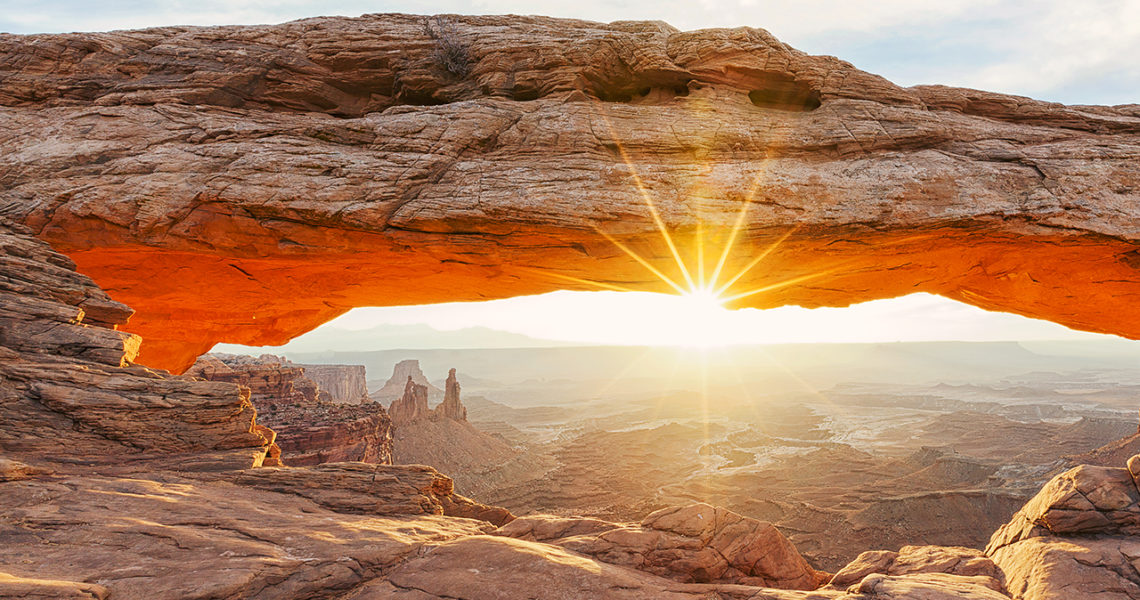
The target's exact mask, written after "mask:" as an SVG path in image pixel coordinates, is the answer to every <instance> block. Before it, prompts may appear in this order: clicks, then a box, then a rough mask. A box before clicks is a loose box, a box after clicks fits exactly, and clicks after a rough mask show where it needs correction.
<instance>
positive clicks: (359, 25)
mask: <svg viewBox="0 0 1140 600" xmlns="http://www.w3.org/2000/svg"><path fill="white" fill-rule="evenodd" d="M444 22H445V25H446V27H445V28H446V29H447V30H448V31H451V32H452V33H451V34H449V35H448V36H447V39H449V40H452V41H453V42H455V43H458V44H460V47H461V48H463V49H465V52H463V54H464V55H466V56H467V57H468V59H469V64H467V65H466V66H465V67H463V68H462V69H458V72H456V71H454V70H449V69H448V68H447V67H446V66H445V65H442V64H441V63H440V62H439V56H440V53H439V49H440V44H441V43H443V42H441V38H440V36H439V35H438V33H437V34H436V36H435V37H433V36H432V35H431V34H430V33H429V31H431V30H433V29H432V27H430V26H429V25H430V23H429V22H428V20H427V19H426V18H425V17H418V16H409V15H367V16H364V17H360V18H357V19H345V18H318V19H308V20H304V21H298V22H294V23H286V24H283V25H275V26H253V27H213V28H197V27H196V28H161V29H152V30H144V31H131V32H114V33H102V34H83V33H81V34H62V35H34V36H15V35H4V36H0V104H2V105H3V106H5V107H6V110H4V111H3V113H2V114H0V127H2V128H3V130H4V131H7V132H10V135H9V136H7V137H5V138H4V140H3V141H2V142H0V150H2V151H3V153H4V156H5V158H6V160H5V161H3V163H2V164H0V178H2V179H3V180H4V181H5V186H4V189H3V190H2V191H0V209H2V210H3V212H4V213H5V214H9V215H14V216H15V218H17V219H19V220H20V221H21V222H23V223H26V224H28V225H29V226H31V227H32V228H33V229H34V230H35V231H36V232H37V234H38V235H40V236H41V237H43V238H44V239H47V240H49V241H51V242H53V243H56V244H58V245H59V247H60V249H62V250H64V251H66V252H67V253H68V254H69V255H70V256H71V257H72V258H73V259H74V260H76V261H77V262H78V263H79V264H80V266H81V268H82V270H83V271H84V272H86V273H89V274H91V275H92V276H93V277H94V278H95V279H96V281H98V282H100V283H101V284H102V285H103V286H104V287H106V288H108V289H111V290H113V295H114V296H115V298H116V299H118V300H120V301H123V302H126V303H128V304H130V305H131V306H133V307H134V308H135V309H136V310H138V314H137V315H136V316H135V317H134V318H133V320H132V322H131V326H130V331H132V332H135V333H139V334H141V335H143V337H144V338H146V339H147V340H148V343H147V346H146V347H144V348H143V349H142V354H141V355H140V356H141V358H140V360H141V361H142V362H144V363H146V364H150V365H153V366H158V367H165V368H170V369H173V370H181V369H184V368H185V367H187V366H189V364H191V363H192V361H193V359H194V357H196V356H197V355H199V354H201V353H202V352H204V351H206V350H207V349H208V348H210V347H211V346H212V345H213V344H214V343H215V342H218V341H230V342H237V343H245V344H253V345H262V344H271V343H281V342H284V341H286V340H287V339H289V338H291V337H293V336H296V335H298V334H300V333H302V332H304V331H307V330H309V329H311V328H313V327H315V326H317V325H319V324H321V323H323V322H325V321H327V320H329V319H331V318H332V317H334V316H336V315H338V314H341V313H343V312H344V311H346V310H348V309H350V308H352V307H354V306H363V305H394V304H416V303H427V302H441V301H459V300H485V299H488V298H495V297H505V296H513V295H520V294H534V293H540V292H546V291H552V290H556V289H592V288H593V286H592V285H591V284H588V283H583V282H582V281H581V280H582V279H588V280H594V281H602V282H605V283H606V285H611V286H618V287H622V288H630V289H641V290H655V291H665V292H672V291H673V290H672V288H671V287H670V286H668V285H667V284H665V283H663V282H661V281H659V280H658V279H657V278H656V277H654V276H651V275H650V274H649V273H648V271H647V270H646V269H645V268H644V267H643V266H642V265H641V264H639V263H638V262H637V261H636V260H634V259H633V258H631V257H629V256H627V255H626V254H624V253H623V252H622V251H621V250H619V249H618V248H617V247H616V246H615V245H614V244H613V243H612V242H611V241H610V239H608V238H607V236H609V237H612V238H614V239H617V240H619V241H621V242H623V243H624V244H626V245H627V246H630V247H631V248H632V249H633V250H635V251H636V252H638V253H639V254H641V255H643V256H644V257H645V258H646V260H648V261H649V262H650V263H651V264H653V265H655V266H656V267H657V268H658V269H659V270H661V271H662V272H663V273H666V274H667V275H668V276H670V277H672V278H674V279H676V280H679V281H681V282H682V285H687V284H685V283H684V279H685V277H684V274H683V273H682V272H681V270H680V269H679V268H678V267H677V266H676V265H675V264H674V259H673V256H672V252H671V251H670V250H669V247H668V246H667V245H666V244H665V243H664V241H663V240H662V239H661V237H660V235H659V234H658V232H657V230H656V225H655V223H654V219H653V217H652V215H651V213H650V210H649V208H648V207H647V206H646V203H645V198H644V197H643V196H642V190H644V191H645V193H646V194H647V195H648V196H649V197H650V198H652V199H653V201H654V202H655V203H656V204H655V206H656V207H657V211H658V214H659V215H660V217H661V220H662V222H663V223H664V224H665V225H666V226H667V227H668V228H669V229H671V230H672V231H673V232H674V236H675V241H676V242H677V247H678V248H679V252H680V253H681V254H682V256H683V257H684V258H685V259H686V260H687V261H688V265H689V266H688V270H689V271H690V273H694V272H696V271H697V270H698V269H696V268H695V266H696V264H695V261H696V257H697V255H698V252H697V245H698V244H697V243H696V242H695V238H696V232H697V231H698V230H699V231H701V232H702V236H703V239H704V241H705V242H706V244H711V247H712V248H714V250H715V249H716V248H718V247H720V245H721V244H723V243H724V242H725V241H726V240H727V238H728V237H729V230H730V228H731V226H732V225H733V223H734V222H735V221H736V220H737V215H738V214H740V212H739V209H740V208H741V207H742V206H746V207H747V209H748V210H747V212H746V213H745V214H744V218H743V221H742V223H743V224H744V227H743V231H742V232H741V235H740V236H739V237H738V238H737V245H736V247H735V248H736V249H735V251H733V252H731V253H730V256H729V259H728V264H727V265H726V270H725V273H729V274H732V273H736V272H737V271H738V270H740V269H741V268H743V267H744V266H745V265H746V264H747V263H749V262H750V261H752V260H753V259H754V258H755V257H756V256H758V255H759V254H760V253H762V252H766V251H767V249H768V248H769V247H770V246H772V245H773V244H774V243H775V242H777V241H778V240H781V239H784V236H785V235H786V234H789V233H790V234H791V235H790V236H789V237H787V238H786V239H784V241H783V242H782V243H781V244H779V247H778V248H776V249H775V251H773V252H771V253H770V254H768V255H767V258H765V260H764V263H763V265H762V266H761V267H758V268H755V269H752V270H751V271H749V272H748V273H747V274H746V275H744V276H743V277H742V278H741V279H740V280H738V281H737V282H736V284H734V286H733V291H734V292H740V293H743V292H746V291H748V290H752V289H757V288H762V287H767V286H772V285H774V284H775V285H776V286H777V287H772V288H770V289H767V291H765V292H763V293H757V294H753V295H750V296H747V297H744V298H740V299H738V300H736V301H735V302H733V304H734V305H736V306H755V307H771V306H779V305H783V304H799V305H802V306H808V307H812V306H821V305H834V306H844V305H848V304H850V303H852V302H859V301H865V300H870V299H874V298H883V297H893V296H897V295H900V294H905V293H913V292H930V293H935V294H941V295H944V296H947V297H950V298H954V299H958V300H961V301H964V302H967V303H970V304H973V305H976V306H980V307H982V308H986V309H991V310H1003V311H1009V312H1014V313H1018V314H1023V315H1027V316H1031V317H1036V318H1044V319H1050V320H1053V321H1056V322H1059V323H1062V324H1065V325H1068V326H1071V327H1075V328H1078V329H1086V330H1090V331H1103V332H1109V333H1116V334H1120V335H1124V336H1129V337H1137V336H1140V314H1138V313H1137V312H1136V311H1134V310H1131V308H1132V307H1133V306H1134V305H1135V304H1136V302H1137V301H1138V299H1140V283H1137V282H1138V281H1140V280H1138V278H1137V277H1136V268H1137V265H1138V264H1140V261H1137V260H1136V256H1137V250H1138V248H1140V247H1138V246H1137V243H1136V242H1137V240H1140V229H1138V227H1137V223H1140V214H1137V210H1140V209H1137V208H1136V207H1138V206H1140V203H1138V202H1137V198H1138V196H1137V194H1138V193H1140V192H1138V191H1137V190H1140V170H1138V169H1137V167H1136V165H1137V164H1138V162H1137V160H1136V157H1137V156H1138V155H1140V108H1138V107H1137V106H1135V105H1127V106H1118V107H1096V106H1064V105H1060V104H1053V103H1047V102H1040V101H1035V100H1031V99H1028V98H1021V97H1013V96H1005V95H1001V94H994V93H989V92H982V91H976V90H964V89H955V88H947V87H941V86H920V87H914V88H901V87H898V86H896V85H894V84H892V83H890V82H888V81H886V80H884V79H883V78H881V77H878V76H875V75H872V74H869V73H866V72H863V71H860V70H858V69H857V68H855V67H854V66H852V65H851V64H849V63H846V62H843V61H841V60H838V59H836V58H832V57H822V56H810V55H807V54H804V53H802V52H799V51H797V50H795V49H793V48H790V47H788V46H787V45H786V44H783V43H782V42H780V41H779V40H777V39H775V38H774V37H773V36H771V35H770V34H768V33H767V32H765V31H762V30H757V29H749V28H736V29H715V30H704V31H694V32H680V31H677V30H676V29H674V28H672V27H669V26H668V25H665V24H662V23H658V22H620V23H613V24H608V25H607V24H601V23H590V22H585V21H574V20H564V19H548V18H542V17H491V16H471V17H447V18H445V19H444ZM436 31H438V29H436ZM220 47H224V48H226V49H227V50H226V51H225V52H219V51H218V48H220ZM627 163H628V164H627ZM639 183H640V184H641V185H639ZM695 189H699V190H700V193H699V194H694V193H693V192H692V190H695ZM602 232H604V233H605V235H602ZM707 254H711V255H713V256H715V255H716V252H715V251H714V252H712V253H707ZM710 267H711V265H710ZM711 270H712V269H711V268H710V269H708V271H711ZM708 271H706V272H708ZM727 278H728V277H727V276H725V277H722V281H726V280H727ZM404 380H405V378H403V377H401V378H399V379H398V380H397V383H398V384H399V385H401V386H402V384H403V382H404ZM400 391H401V390H399V389H398V390H395V392H396V394H398V393H399V392H400Z"/></svg>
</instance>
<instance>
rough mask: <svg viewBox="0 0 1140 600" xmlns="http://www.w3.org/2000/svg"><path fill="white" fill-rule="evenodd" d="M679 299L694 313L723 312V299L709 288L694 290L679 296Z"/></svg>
mask: <svg viewBox="0 0 1140 600" xmlns="http://www.w3.org/2000/svg"><path fill="white" fill-rule="evenodd" d="M681 299H682V300H684V301H685V304H686V305H687V306H688V307H689V308H690V309H692V310H693V312H696V313H708V312H720V311H721V310H724V299H723V298H721V297H720V295H719V294H717V293H716V290H714V289H712V288H711V287H703V288H695V289H691V290H689V291H687V292H685V293H683V294H681Z"/></svg>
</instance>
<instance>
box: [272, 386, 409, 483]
mask: <svg viewBox="0 0 1140 600" xmlns="http://www.w3.org/2000/svg"><path fill="white" fill-rule="evenodd" d="M258 422H260V423H263V424H264V425H265V426H266V427H269V428H271V429H273V431H275V432H277V445H278V446H280V447H281V452H282V459H283V460H284V461H285V462H286V464H288V465H290V466H298V467H299V466H305V465H319V464H322V463H327V462H343V461H362V462H367V463H376V464H382V465H390V464H392V420H391V419H390V418H389V417H388V411H386V410H384V406H383V405H381V404H379V403H376V402H369V403H367V404H359V405H346V404H333V403H331V402H314V403H311V404H307V403H306V404H274V405H270V406H269V407H268V408H266V409H265V410H263V411H260V412H259V413H258Z"/></svg>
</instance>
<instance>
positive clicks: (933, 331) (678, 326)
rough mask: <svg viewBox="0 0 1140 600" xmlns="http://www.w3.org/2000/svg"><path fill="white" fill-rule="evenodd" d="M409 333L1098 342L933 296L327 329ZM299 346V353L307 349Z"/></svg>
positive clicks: (569, 311)
mask: <svg viewBox="0 0 1140 600" xmlns="http://www.w3.org/2000/svg"><path fill="white" fill-rule="evenodd" d="M415 324H429V325H431V326H432V327H434V328H436V329H440V330H444V331H447V330H455V329H461V328H465V327H473V326H475V327H487V328H490V329H496V330H501V331H509V332H512V333H518V334H523V335H527V336H531V337H536V338H541V339H551V340H560V341H568V342H582V343H587V344H618V345H623V344H631V343H636V344H643V345H651V346H652V345H667V346H716V345H741V344H757V343H762V344H780V343H809V342H897V341H928V340H965V341H1002V340H1014V339H1016V340H1056V339H1096V338H1098V337H1102V336H1095V335H1092V334H1087V333H1080V332H1075V331H1072V330H1070V329H1066V328H1065V327H1062V326H1060V325H1057V324H1055V323H1049V322H1046V321H1038V320H1035V319H1028V318H1025V317H1020V316H1017V315H1011V314H1007V313H994V312H987V311H984V310H982V309H980V308H975V307H973V306H969V305H966V304H962V303H959V302H954V301H951V300H947V299H945V298H941V297H939V296H933V295H930V294H913V295H911V296H907V297H905V298H895V299H890V300H876V301H873V302H866V303H863V304H857V305H854V306H851V307H847V308H819V309H814V310H807V309H803V308H800V307H793V306H787V307H783V308H776V309H770V310H757V309H751V308H746V309H741V310H728V309H726V308H723V307H721V306H719V305H717V304H715V303H710V302H706V301H703V300H701V299H694V298H684V297H679V296H670V295H665V294H652V293H645V292H636V293H635V292H555V293H552V294H544V295H541V296H523V297H519V298H509V299H506V300H494V301H490V302H469V303H454V304H436V305H432V306H400V307H390V308H364V309H356V310H354V311H351V312H349V313H348V314H345V315H344V316H342V317H340V318H338V319H335V320H333V321H331V322H329V323H328V324H326V325H325V328H330V329H341V330H345V331H359V330H369V329H372V330H375V328H379V327H385V326H392V325H415ZM297 342H298V349H300V347H302V346H303V345H304V342H305V340H304V339H303V337H302V338H298V340H297ZM305 347H306V348H307V346H305Z"/></svg>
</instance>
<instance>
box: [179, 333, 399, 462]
mask: <svg viewBox="0 0 1140 600" xmlns="http://www.w3.org/2000/svg"><path fill="white" fill-rule="evenodd" d="M361 369H363V367H361ZM185 375H186V376H188V377H202V378H204V379H208V380H211V381H227V382H232V383H237V384H240V385H242V386H246V387H249V388H251V390H252V392H251V396H250V398H251V400H252V401H253V403H254V406H255V407H257V409H258V411H259V412H258V419H259V422H260V423H261V424H262V425H265V426H267V427H270V428H272V429H273V431H274V432H275V435H276V441H277V445H278V446H279V447H280V450H281V451H282V453H283V454H282V460H284V461H285V462H286V463H288V464H289V465H292V466H306V465H318V464H322V463H327V462H341V461H363V462H369V463H378V464H391V463H392V422H391V419H389V417H388V412H387V411H386V410H384V406H383V405H381V404H379V403H376V402H366V403H363V404H338V403H334V402H332V401H331V399H332V396H331V394H329V393H327V392H325V391H324V390H322V389H321V388H320V386H319V385H318V384H317V383H316V382H315V381H313V380H312V379H309V377H308V367H302V366H300V365H295V364H293V363H291V362H289V361H288V360H286V359H284V358H281V357H277V356H272V355H262V356H261V357H258V358H254V357H250V356H238V355H218V354H207V355H204V356H202V357H200V358H199V359H198V361H197V362H195V363H194V366H192V367H191V368H190V369H188V370H187V371H186V373H185ZM361 376H362V377H363V373H361ZM326 399H327V400H326ZM361 399H367V396H366V395H362V396H360V397H358V398H357V401H358V402H359V401H360V400H361ZM266 466H277V465H266Z"/></svg>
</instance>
